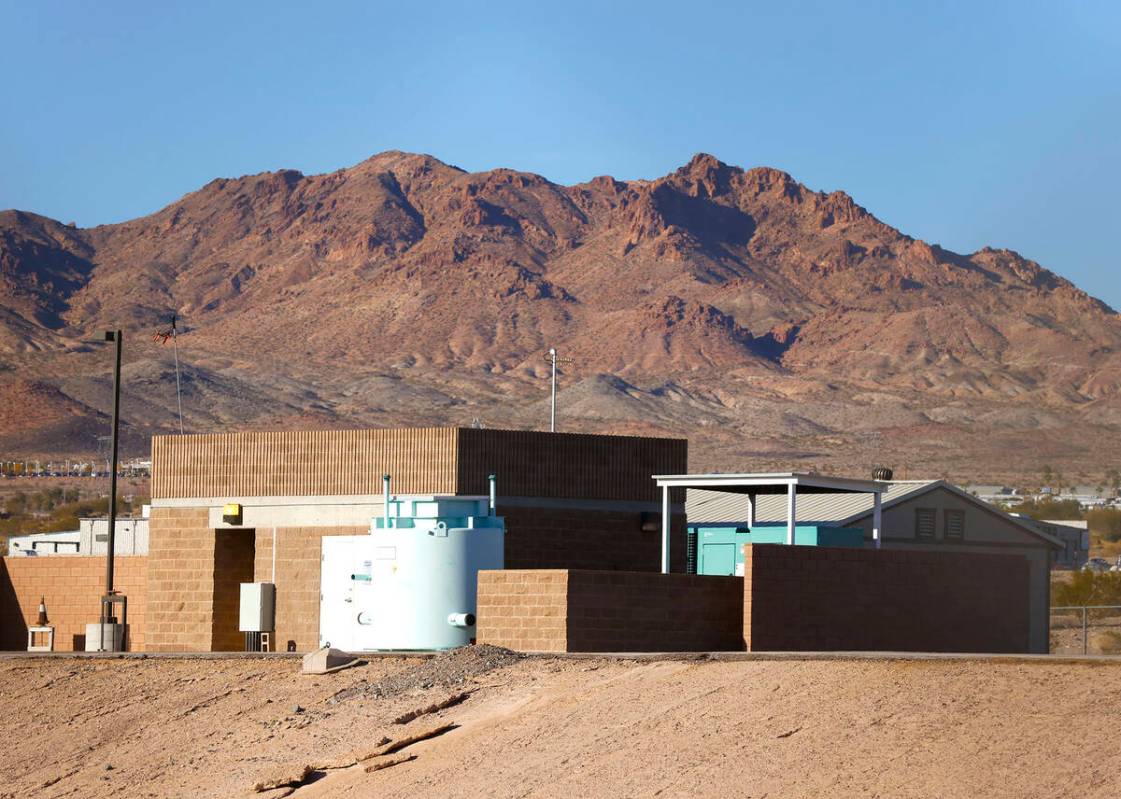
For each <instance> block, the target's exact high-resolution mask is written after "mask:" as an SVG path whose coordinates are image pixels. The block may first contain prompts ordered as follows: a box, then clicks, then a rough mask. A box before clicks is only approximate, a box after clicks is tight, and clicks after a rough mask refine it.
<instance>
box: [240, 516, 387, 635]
mask: <svg viewBox="0 0 1121 799" xmlns="http://www.w3.org/2000/svg"><path fill="white" fill-rule="evenodd" d="M367 532H369V528H368V527H279V528H277V531H276V541H277V545H276V631H275V635H274V637H273V646H274V648H276V649H281V650H283V649H284V647H285V646H286V644H287V642H288V641H295V642H296V649H297V651H299V652H306V651H309V650H312V649H315V648H317V647H318V646H319V573H320V558H321V556H322V553H323V547H322V545H321V544H320V541H321V539H322V538H323V536H328V535H363V534H365V533H367ZM271 578H272V528H271V527H270V528H268V529H264V528H262V529H258V530H257V545H256V561H255V564H254V579H255V580H257V581H258V582H269V581H270V580H271Z"/></svg>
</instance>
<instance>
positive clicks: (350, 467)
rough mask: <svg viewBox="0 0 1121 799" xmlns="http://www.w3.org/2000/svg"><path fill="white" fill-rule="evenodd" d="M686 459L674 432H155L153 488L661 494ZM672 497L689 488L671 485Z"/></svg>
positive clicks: (176, 491) (209, 493)
mask: <svg viewBox="0 0 1121 799" xmlns="http://www.w3.org/2000/svg"><path fill="white" fill-rule="evenodd" d="M687 468H688V442H686V441H685V440H684V439H673V438H643V437H639V436H605V435H586V434H578V433H544V432H531V431H521V430H476V429H471V428H455V427H430V428H406V429H397V430H297V431H288V432H275V433H222V434H214V435H195V436H155V437H154V438H153V439H152V497H153V498H154V499H160V498H178V499H185V498H191V497H231V498H236V497H264V496H305V495H315V496H330V495H340V494H371V493H375V494H376V493H378V492H379V491H380V490H381V476H382V474H383V473H386V472H388V473H389V474H390V475H392V476H393V491H394V492H395V493H399V494H485V493H486V492H487V475H488V474H491V473H494V474H496V475H498V480H499V493H500V494H505V495H506V496H522V497H571V498H580V499H620V500H644V501H656V500H657V499H658V498H659V497H658V493H657V488H656V486H655V485H654V481H653V480H651V479H650V477H651V475H654V474H672V473H680V472H684V471H686V470H687ZM674 501H675V502H682V501H684V494H683V493H681V492H676V491H675V492H674Z"/></svg>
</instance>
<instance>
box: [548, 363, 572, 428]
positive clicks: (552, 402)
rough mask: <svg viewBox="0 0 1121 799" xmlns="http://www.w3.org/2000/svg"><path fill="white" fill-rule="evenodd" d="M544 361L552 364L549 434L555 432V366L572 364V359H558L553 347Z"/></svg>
mask: <svg viewBox="0 0 1121 799" xmlns="http://www.w3.org/2000/svg"><path fill="white" fill-rule="evenodd" d="M545 359H546V360H549V361H552V364H553V378H552V380H553V386H552V392H551V393H550V401H549V432H550V433H555V432H557V364H558V363H560V364H565V363H572V359H571V358H561V357H558V356H557V350H556V348H555V347H550V348H549V354H548V355H546V356H545Z"/></svg>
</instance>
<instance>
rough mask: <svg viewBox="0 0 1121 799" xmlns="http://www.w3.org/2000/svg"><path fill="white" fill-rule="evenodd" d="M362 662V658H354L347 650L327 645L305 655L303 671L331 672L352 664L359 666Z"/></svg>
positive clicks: (313, 672)
mask: <svg viewBox="0 0 1121 799" xmlns="http://www.w3.org/2000/svg"><path fill="white" fill-rule="evenodd" d="M361 662H362V661H361V660H358V659H357V658H352V657H351V656H350V655H348V654H347V653H346V652H343V651H341V650H339V649H332V648H331V647H329V646H325V647H323V648H322V649H317V650H315V651H314V652H308V653H307V654H306V655H304V666H303V672H304V674H331V673H332V672H336V671H342V670H343V669H348V668H350V667H351V666H357V665H358V664H359V663H361Z"/></svg>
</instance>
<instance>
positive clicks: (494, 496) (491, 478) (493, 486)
mask: <svg viewBox="0 0 1121 799" xmlns="http://www.w3.org/2000/svg"><path fill="white" fill-rule="evenodd" d="M487 481H488V482H489V483H490V515H491V516H494V514H495V504H496V500H497V499H498V490H497V485H496V482H497V478H496V477H495V476H494V475H493V474H492V475H489V476H488V477H487Z"/></svg>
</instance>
